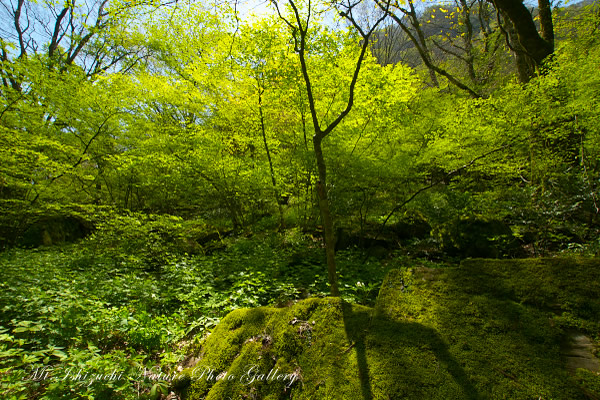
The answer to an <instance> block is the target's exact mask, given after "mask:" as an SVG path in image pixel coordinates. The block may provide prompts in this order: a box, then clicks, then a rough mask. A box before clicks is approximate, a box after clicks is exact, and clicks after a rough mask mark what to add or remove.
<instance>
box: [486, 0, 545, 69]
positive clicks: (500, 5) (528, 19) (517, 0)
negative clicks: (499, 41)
mask: <svg viewBox="0 0 600 400" xmlns="http://www.w3.org/2000/svg"><path fill="white" fill-rule="evenodd" d="M539 1H540V20H541V21H542V36H540V34H539V33H538V31H537V28H536V26H535V23H534V21H533V16H532V15H531V13H530V12H529V10H528V9H527V7H525V4H523V1H522V0H494V4H495V6H496V8H497V9H498V10H500V11H501V12H502V14H503V15H504V16H506V17H508V18H509V19H510V21H511V22H512V25H513V27H514V29H515V32H516V34H517V37H518V39H519V43H520V45H521V46H522V47H523V50H524V51H525V53H526V54H527V55H528V56H529V57H531V59H532V60H533V61H534V62H535V65H536V66H537V67H539V66H541V65H542V62H543V61H544V59H545V58H546V57H548V56H549V55H550V54H552V53H553V52H554V33H553V27H552V11H551V10H550V3H549V1H548V0H539ZM542 3H543V4H542ZM542 8H543V9H542ZM548 20H549V22H548Z"/></svg>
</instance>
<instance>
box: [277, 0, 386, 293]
mask: <svg viewBox="0 0 600 400" xmlns="http://www.w3.org/2000/svg"><path fill="white" fill-rule="evenodd" d="M273 4H274V6H275V7H276V9H277V13H278V15H279V17H280V18H281V19H282V20H283V21H285V23H286V25H287V26H288V27H289V28H290V30H291V34H292V39H293V41H294V49H295V51H296V52H297V53H298V58H299V61H300V68H301V71H302V76H303V78H304V83H305V87H306V95H307V98H308V103H309V109H310V114H311V119H312V124H313V129H314V135H313V149H314V154H315V161H316V164H317V172H318V181H317V184H316V192H317V197H318V201H319V210H320V212H321V218H322V221H323V230H324V239H325V252H326V256H327V271H328V279H329V284H330V290H331V295H332V296H339V289H338V284H337V272H336V261H335V249H334V246H335V234H334V225H333V219H332V216H331V211H330V204H329V199H328V195H327V190H328V189H327V167H326V164H325V156H324V154H323V139H325V138H326V137H327V136H328V135H329V134H330V133H331V132H333V130H334V129H335V128H336V127H337V126H338V125H339V124H340V122H342V120H343V119H344V118H345V117H346V116H347V115H348V114H349V113H350V111H351V110H352V107H353V105H354V91H355V87H356V83H357V81H358V78H359V74H360V69H361V66H362V62H363V60H364V58H365V55H366V54H367V49H368V48H369V45H370V40H371V36H372V35H373V32H374V31H375V30H376V29H377V27H378V26H379V24H380V23H381V22H382V21H383V20H384V19H385V17H386V15H385V14H383V15H380V16H379V17H376V19H375V21H374V23H372V24H370V26H369V25H367V27H366V28H363V27H361V25H360V24H359V22H358V19H357V18H355V16H354V14H353V13H354V8H355V7H356V5H357V4H358V3H350V2H348V3H341V4H339V5H338V7H339V10H340V11H339V13H340V15H341V16H342V17H345V18H346V19H347V20H348V21H349V22H350V23H351V24H352V26H353V28H354V29H355V31H356V32H357V33H358V34H359V36H360V40H361V43H360V52H359V55H358V57H357V60H356V65H355V67H354V68H353V71H352V75H351V76H352V78H351V80H350V84H349V86H348V97H347V101H346V105H345V107H344V108H343V109H342V110H341V112H340V113H339V114H338V115H337V117H335V118H334V119H333V120H332V121H330V122H325V124H323V123H322V121H321V120H320V118H319V114H318V112H317V105H316V104H315V103H316V102H315V99H316V96H315V93H314V92H313V83H312V80H311V77H310V71H309V66H308V62H307V59H308V57H309V51H310V50H311V49H310V43H309V40H310V33H312V32H311V30H312V28H313V27H312V25H311V24H313V21H312V18H313V13H315V9H314V8H313V5H312V4H311V2H310V1H309V2H308V4H307V7H306V10H304V15H303V13H302V10H301V9H300V8H299V4H297V3H296V2H295V1H294V0H288V3H287V4H288V5H289V7H290V9H291V18H288V17H287V16H284V14H282V12H281V10H280V8H279V5H278V3H277V2H276V1H274V2H273Z"/></svg>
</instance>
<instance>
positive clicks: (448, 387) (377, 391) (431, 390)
mask: <svg viewBox="0 0 600 400" xmlns="http://www.w3.org/2000/svg"><path fill="white" fill-rule="evenodd" d="M342 311H343V319H344V328H345V330H346V335H347V337H348V339H349V340H350V341H352V343H353V351H355V354H356V359H357V366H358V376H359V378H360V382H361V391H362V398H363V399H364V400H371V399H381V398H383V399H385V398H389V399H397V398H430V397H433V396H432V395H433V394H435V393H438V394H439V395H444V396H447V395H448V394H449V393H454V396H455V398H463V399H469V400H471V399H479V398H480V396H479V393H478V392H477V389H476V388H475V386H474V385H473V383H472V382H471V381H470V379H469V376H468V375H467V373H466V372H465V371H464V369H463V368H462V366H461V365H460V364H459V362H458V361H457V360H456V359H455V358H454V357H453V356H452V354H451V353H450V352H449V350H448V345H447V344H446V343H445V342H444V340H442V338H441V337H440V336H439V335H438V333H437V332H436V331H435V330H434V329H432V328H429V327H426V326H424V325H422V324H419V323H415V322H402V321H396V320H393V319H390V318H388V317H387V316H385V315H383V313H381V312H378V311H375V310H370V311H367V309H364V308H363V309H356V310H354V309H353V306H352V305H351V304H348V303H343V304H342ZM367 312H370V313H371V315H370V316H369V319H366V318H365V315H364V314H365V313H367ZM372 313H375V314H372ZM449 379H450V380H451V381H448V380H449Z"/></svg>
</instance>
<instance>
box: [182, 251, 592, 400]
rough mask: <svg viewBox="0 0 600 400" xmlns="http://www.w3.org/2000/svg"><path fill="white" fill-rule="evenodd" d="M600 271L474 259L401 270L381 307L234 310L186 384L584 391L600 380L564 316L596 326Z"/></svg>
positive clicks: (269, 392)
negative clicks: (569, 364) (572, 358)
mask: <svg viewBox="0 0 600 400" xmlns="http://www.w3.org/2000/svg"><path fill="white" fill-rule="evenodd" d="M597 273H598V262H597V261H589V260H577V259H569V260H521V261H496V260H494V261H489V260H470V261H467V262H464V263H463V264H462V265H461V266H460V267H459V268H447V269H427V268H421V269H415V270H396V271H391V272H390V273H389V274H388V276H387V278H386V280H385V281H384V283H383V285H382V287H381V290H380V293H379V298H378V301H377V305H376V306H375V308H368V307H363V306H358V305H351V304H347V303H343V302H342V301H341V300H340V299H334V298H326V299H308V300H304V301H302V302H299V303H297V304H295V305H293V306H291V307H289V308H284V309H274V308H256V309H245V310H236V311H235V312H232V313H231V314H229V315H228V316H227V317H226V318H224V319H223V320H222V322H221V323H220V324H219V325H218V327H217V328H216V329H215V330H214V332H213V333H212V334H211V336H210V337H209V338H208V339H207V340H206V342H205V343H204V345H203V348H202V354H201V356H202V359H201V361H200V362H199V364H198V365H197V366H196V367H194V368H192V369H190V370H188V371H187V374H188V376H189V377H190V378H189V380H185V379H184V380H182V381H181V382H180V383H182V386H185V385H186V384H187V389H186V390H184V391H183V392H184V394H186V396H187V398H190V399H203V398H206V399H223V398H232V399H235V398H248V399H252V398H255V399H283V398H294V399H388V398H390V399H401V398H406V399H421V398H427V399H480V398H481V399H488V398H489V399H532V398H536V399H537V398H540V397H541V398H554V399H584V398H586V394H585V393H586V391H587V392H590V391H592V390H595V389H593V388H594V387H595V386H594V385H595V384H596V380H595V378H594V376H591V375H590V376H588V375H584V376H583V378H582V377H579V378H576V377H572V376H570V375H569V374H568V373H567V372H566V370H565V368H564V365H563V360H562V358H561V353H560V344H561V340H562V337H563V327H564V326H563V325H564V324H568V322H565V321H563V322H562V324H557V323H556V321H557V320H560V319H561V318H563V317H562V316H560V314H561V312H562V313H563V314H564V313H570V314H569V315H575V317H573V318H575V319H576V320H577V321H584V322H585V323H587V326H588V327H591V326H593V324H594V322H593V320H592V318H596V321H597V320H598V319H597V316H598V315H597V311H596V310H597V307H598V304H597V302H598V298H600V296H599V294H600V293H598V292H596V291H597V290H598V285H597V281H594V282H591V281H589V279H593V278H594V277H595V276H596V274H597ZM582 279H583V281H581V280H582ZM582 282H583V283H582ZM588 283H589V284H588ZM588 296H595V297H588ZM563 319H564V318H563ZM206 368H210V369H212V370H213V371H214V373H213V375H215V376H216V375H217V374H219V373H221V374H222V376H221V379H216V378H215V377H210V376H209V374H208V372H204V374H202V372H203V371H208V370H206ZM275 371H276V372H275ZM225 372H226V374H225V375H223V374H224V373H225ZM280 374H283V375H281V377H280V379H279V380H277V379H273V376H274V375H275V376H279V375H280ZM231 377H233V378H231ZM584 378H585V379H584ZM592 378H594V379H592ZM188 383H189V384H188Z"/></svg>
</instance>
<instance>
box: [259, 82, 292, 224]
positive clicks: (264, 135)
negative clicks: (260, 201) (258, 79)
mask: <svg viewBox="0 0 600 400" xmlns="http://www.w3.org/2000/svg"><path fill="white" fill-rule="evenodd" d="M262 94H263V89H258V112H259V116H260V130H261V133H262V138H263V143H264V144H265V152H266V153H267V160H269V168H270V170H271V183H272V184H273V195H274V196H275V204H277V207H278V208H279V229H283V227H284V225H285V224H284V222H283V207H282V206H281V198H280V196H279V190H278V189H277V181H276V180H275V170H274V169H273V161H272V160H271V152H270V151H269V144H268V143H267V132H266V129H265V117H264V115H263V109H262Z"/></svg>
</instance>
